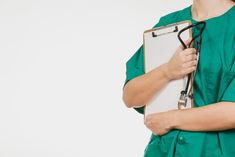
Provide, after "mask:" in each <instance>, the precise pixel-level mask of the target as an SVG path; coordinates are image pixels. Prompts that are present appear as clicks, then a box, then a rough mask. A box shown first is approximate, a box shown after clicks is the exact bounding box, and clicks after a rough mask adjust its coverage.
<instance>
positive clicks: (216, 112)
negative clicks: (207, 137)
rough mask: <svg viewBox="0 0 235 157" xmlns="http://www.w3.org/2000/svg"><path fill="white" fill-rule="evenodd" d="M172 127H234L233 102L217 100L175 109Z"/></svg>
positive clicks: (191, 128) (201, 128)
mask: <svg viewBox="0 0 235 157" xmlns="http://www.w3.org/2000/svg"><path fill="white" fill-rule="evenodd" d="M174 112H176V113H175V116H176V117H175V120H173V123H174V124H173V128H176V129H180V130H187V131H219V130H227V129H232V128H235V114H234V113H235V103H233V102H218V103H215V104H210V105H206V106H203V107H197V108H190V109H185V110H176V111H174Z"/></svg>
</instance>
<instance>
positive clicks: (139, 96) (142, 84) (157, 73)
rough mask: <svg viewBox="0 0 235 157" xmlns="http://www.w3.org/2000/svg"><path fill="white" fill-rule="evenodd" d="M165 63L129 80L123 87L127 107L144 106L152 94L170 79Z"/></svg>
mask: <svg viewBox="0 0 235 157" xmlns="http://www.w3.org/2000/svg"><path fill="white" fill-rule="evenodd" d="M165 70H166V69H165V64H162V65H161V66H159V67H157V68H155V69H153V70H152V71H150V72H148V73H146V74H144V75H141V76H139V77H136V78H134V79H132V80H130V81H129V82H128V83H127V84H126V85H125V87H124V89H123V101H124V102H125V104H126V105H127V106H128V107H140V106H144V105H145V104H146V103H147V102H148V101H149V100H150V99H151V98H152V96H153V95H154V94H155V93H156V92H157V91H158V90H160V89H161V88H162V87H163V86H165V85H166V84H167V83H168V82H169V81H170V80H169V79H168V77H167V76H166V71H165Z"/></svg>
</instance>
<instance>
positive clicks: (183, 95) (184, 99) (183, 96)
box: [178, 91, 187, 110]
mask: <svg viewBox="0 0 235 157" xmlns="http://www.w3.org/2000/svg"><path fill="white" fill-rule="evenodd" d="M186 104H187V94H186V93H185V91H181V93H180V99H179V101H178V109H180V110H181V109H185V108H186Z"/></svg>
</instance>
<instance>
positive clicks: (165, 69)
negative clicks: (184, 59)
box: [162, 63, 172, 81]
mask: <svg viewBox="0 0 235 157" xmlns="http://www.w3.org/2000/svg"><path fill="white" fill-rule="evenodd" d="M162 71H163V75H164V77H165V78H167V80H169V81H170V80H172V76H171V75H170V72H169V70H168V63H165V64H163V65H162Z"/></svg>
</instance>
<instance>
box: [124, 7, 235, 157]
mask: <svg viewBox="0 0 235 157" xmlns="http://www.w3.org/2000/svg"><path fill="white" fill-rule="evenodd" d="M184 20H191V21H192V23H195V22H197V21H195V20H194V19H192V16H191V5H190V6H188V7H186V8H184V9H182V10H179V11H175V12H173V13H170V14H167V15H165V16H162V17H161V18H160V20H159V21H158V23H157V24H156V25H155V26H154V27H159V26H163V25H167V24H170V23H175V22H179V21H184ZM205 22H206V28H205V30H204V32H203V35H202V38H203V39H202V45H201V52H200V57H199V61H198V65H197V69H196V73H195V79H194V83H193V87H194V95H193V96H194V107H200V106H205V105H208V104H211V103H216V102H221V101H230V102H235V6H233V7H232V8H230V9H229V10H228V11H227V12H225V13H224V14H222V15H220V16H217V17H213V18H210V19H207V20H205ZM198 32H199V29H198V28H195V27H194V28H193V29H192V33H193V36H195V34H197V33H198ZM194 47H195V45H194ZM143 74H144V64H143V45H141V47H140V48H139V49H138V50H137V51H136V52H135V53H134V54H133V55H132V57H131V58H130V59H129V60H128V61H127V62H126V80H125V83H124V85H125V84H126V83H127V82H128V81H129V80H131V79H133V78H135V77H137V76H140V75H143ZM234 105H235V104H234ZM134 109H135V110H136V111H138V112H139V113H141V114H143V113H144V107H139V108H134ZM205 118H206V117H205ZM234 156H235V129H230V130H226V131H210V132H209V131H208V132H197V131H195V132H193V131H184V130H178V129H173V130H171V131H170V132H168V133H167V134H165V135H162V136H157V135H154V134H152V135H151V137H150V140H149V142H148V145H147V146H146V148H145V150H144V157H234Z"/></svg>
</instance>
